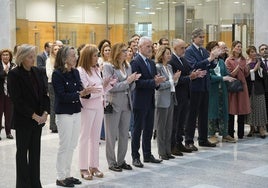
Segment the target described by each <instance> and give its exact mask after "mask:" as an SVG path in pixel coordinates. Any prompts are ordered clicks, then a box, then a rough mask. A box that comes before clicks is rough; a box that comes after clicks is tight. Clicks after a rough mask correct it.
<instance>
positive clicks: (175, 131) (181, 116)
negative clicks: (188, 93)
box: [171, 98, 189, 149]
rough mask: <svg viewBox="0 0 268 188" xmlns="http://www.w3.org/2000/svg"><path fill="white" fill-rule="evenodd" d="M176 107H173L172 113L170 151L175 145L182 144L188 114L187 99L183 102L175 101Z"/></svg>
mask: <svg viewBox="0 0 268 188" xmlns="http://www.w3.org/2000/svg"><path fill="white" fill-rule="evenodd" d="M177 100H178V105H177V106H174V113H173V127H172V135H171V149H172V148H174V147H175V146H176V144H177V143H182V141H183V134H184V129H185V126H186V123H187V118H188V114H189V113H188V112H189V99H188V98H184V99H183V100H181V99H177Z"/></svg>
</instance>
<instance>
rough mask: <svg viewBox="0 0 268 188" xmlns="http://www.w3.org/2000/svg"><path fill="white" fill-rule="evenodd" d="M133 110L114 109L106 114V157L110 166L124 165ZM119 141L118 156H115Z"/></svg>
mask: <svg viewBox="0 0 268 188" xmlns="http://www.w3.org/2000/svg"><path fill="white" fill-rule="evenodd" d="M130 116H131V111H130V110H126V111H123V110H120V111H119V112H116V111H113V113H112V114H105V116H104V125H105V140H106V159H107V162H108V165H109V167H110V166H114V165H122V164H123V163H124V162H125V156H126V153H127V147H128V130H129V121H130ZM116 139H117V141H118V147H117V158H116V157H115V143H116Z"/></svg>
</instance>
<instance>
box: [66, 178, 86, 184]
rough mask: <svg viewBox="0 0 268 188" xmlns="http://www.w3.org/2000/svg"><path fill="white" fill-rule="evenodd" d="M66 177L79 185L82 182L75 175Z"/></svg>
mask: <svg viewBox="0 0 268 188" xmlns="http://www.w3.org/2000/svg"><path fill="white" fill-rule="evenodd" d="M66 179H67V180H69V181H70V182H72V183H73V184H74V185H79V184H81V183H82V182H81V181H80V180H79V179H77V178H74V177H69V178H66Z"/></svg>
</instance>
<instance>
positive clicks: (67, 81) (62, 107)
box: [52, 69, 83, 114]
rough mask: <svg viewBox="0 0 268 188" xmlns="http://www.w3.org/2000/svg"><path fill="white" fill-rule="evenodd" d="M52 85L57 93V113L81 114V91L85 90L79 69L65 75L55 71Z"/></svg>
mask: <svg viewBox="0 0 268 188" xmlns="http://www.w3.org/2000/svg"><path fill="white" fill-rule="evenodd" d="M52 84H53V87H54V91H55V113H56V114H74V113H79V112H81V107H82V105H81V102H80V98H79V93H78V92H79V91H81V90H82V89H83V86H82V82H81V80H80V76H79V72H78V70H77V69H72V70H71V71H70V72H65V73H63V72H62V71H60V70H54V72H53V73H52Z"/></svg>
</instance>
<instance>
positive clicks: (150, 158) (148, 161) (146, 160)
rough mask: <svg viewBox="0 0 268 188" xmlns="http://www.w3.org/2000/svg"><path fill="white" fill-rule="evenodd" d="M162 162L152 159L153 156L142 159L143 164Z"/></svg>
mask: <svg viewBox="0 0 268 188" xmlns="http://www.w3.org/2000/svg"><path fill="white" fill-rule="evenodd" d="M162 161H163V160H160V159H156V158H154V156H153V155H151V156H150V157H148V158H144V159H143V162H145V163H161V162H162Z"/></svg>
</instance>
